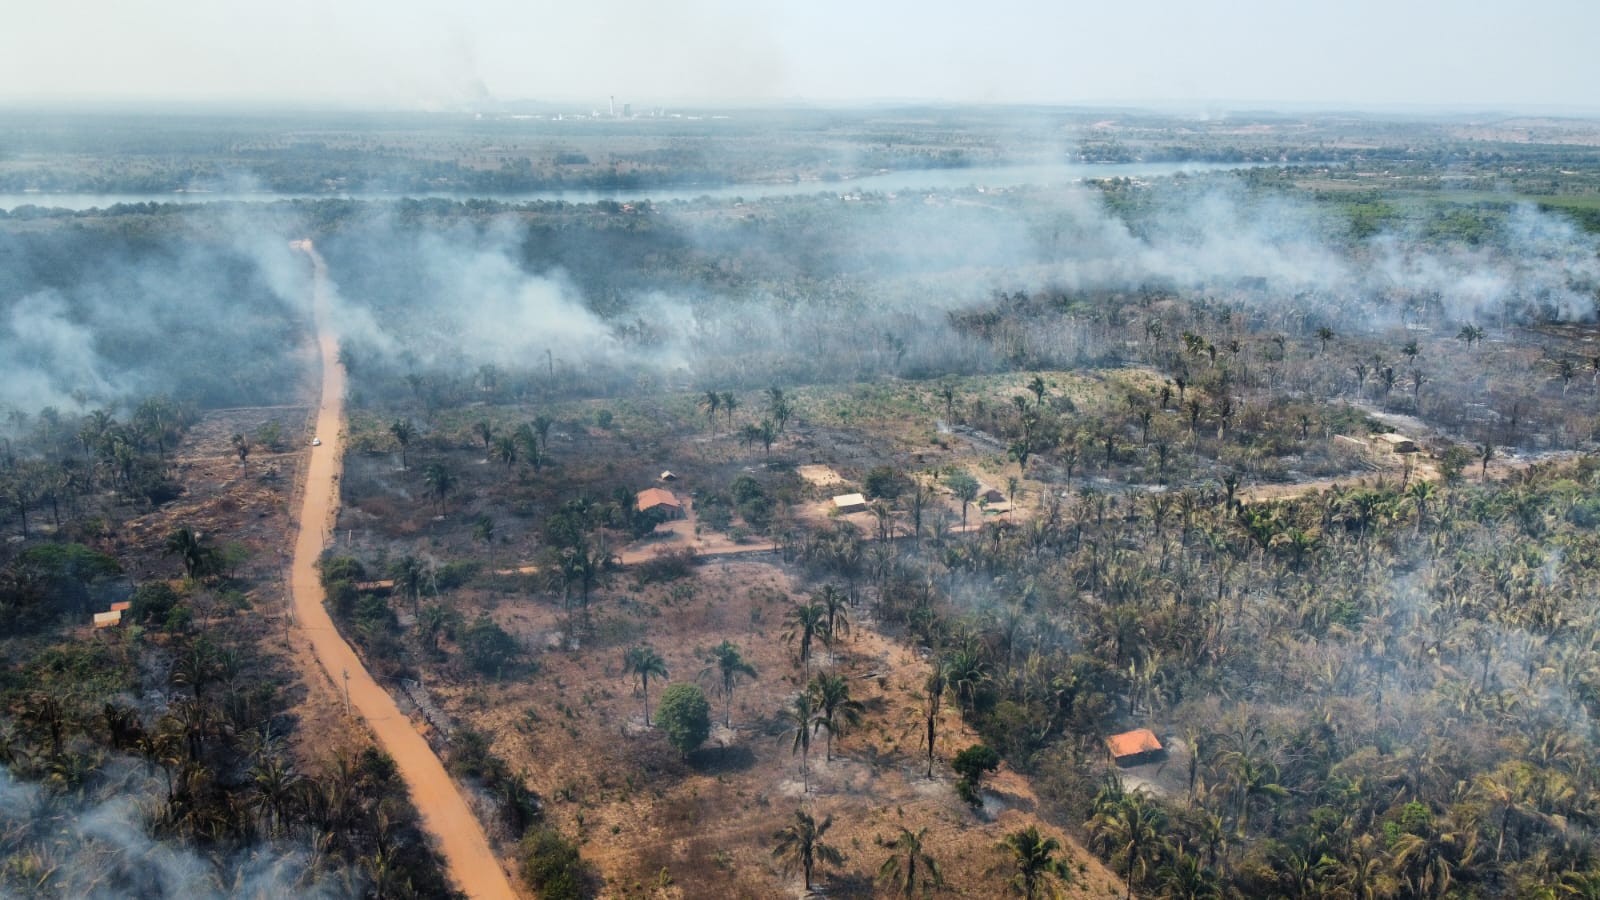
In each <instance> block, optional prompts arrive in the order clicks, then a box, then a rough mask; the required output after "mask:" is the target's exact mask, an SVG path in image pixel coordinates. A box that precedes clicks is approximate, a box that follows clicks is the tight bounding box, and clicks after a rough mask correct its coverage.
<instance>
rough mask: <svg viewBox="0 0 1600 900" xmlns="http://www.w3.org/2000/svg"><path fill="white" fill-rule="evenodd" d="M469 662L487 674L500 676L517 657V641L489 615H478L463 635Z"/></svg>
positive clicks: (463, 652)
mask: <svg viewBox="0 0 1600 900" xmlns="http://www.w3.org/2000/svg"><path fill="white" fill-rule="evenodd" d="M461 652H462V654H463V655H464V656H465V657H466V660H467V664H468V665H470V666H472V667H473V668H474V669H477V670H478V671H479V672H482V673H483V674H485V675H493V676H495V677H497V678H498V677H499V676H500V674H501V673H502V672H504V671H505V668H506V666H508V665H510V664H511V662H512V660H514V659H516V657H517V653H518V648H517V642H516V640H515V639H513V638H512V637H511V635H509V634H507V633H506V631H505V629H504V628H501V627H500V626H499V625H496V624H495V622H494V620H493V619H491V618H489V617H488V616H482V615H480V616H478V618H477V620H475V621H474V622H473V623H472V625H470V626H469V627H468V628H467V631H466V634H464V635H462V636H461Z"/></svg>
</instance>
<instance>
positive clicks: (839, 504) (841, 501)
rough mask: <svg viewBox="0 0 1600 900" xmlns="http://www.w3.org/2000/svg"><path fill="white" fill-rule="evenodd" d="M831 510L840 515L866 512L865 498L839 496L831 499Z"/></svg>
mask: <svg viewBox="0 0 1600 900" xmlns="http://www.w3.org/2000/svg"><path fill="white" fill-rule="evenodd" d="M833 508H834V509H836V510H838V511H839V512H842V513H857V512H866V511H867V498H866V497H864V496H862V495H861V494H840V495H839V496H837V497H834V498H833Z"/></svg>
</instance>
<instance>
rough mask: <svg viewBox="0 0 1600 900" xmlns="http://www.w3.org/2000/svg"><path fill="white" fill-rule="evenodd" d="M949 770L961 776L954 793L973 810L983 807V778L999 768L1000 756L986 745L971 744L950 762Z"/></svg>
mask: <svg viewBox="0 0 1600 900" xmlns="http://www.w3.org/2000/svg"><path fill="white" fill-rule="evenodd" d="M950 768H951V769H954V770H955V773H956V774H957V775H960V776H961V781H960V782H959V783H958V784H957V785H956V793H958V794H960V795H961V799H963V800H965V801H967V804H968V805H970V806H972V807H973V808H977V807H979V806H982V805H983V792H982V789H981V788H982V784H983V776H984V775H987V774H988V773H990V772H993V771H995V770H996V769H998V768H1000V754H999V753H996V752H995V750H994V748H993V747H990V746H989V745H988V744H973V745H972V746H971V747H968V748H967V749H965V750H962V751H961V752H960V753H957V754H956V757H955V759H952V760H951V761H950Z"/></svg>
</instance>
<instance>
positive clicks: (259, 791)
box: [250, 754, 303, 836]
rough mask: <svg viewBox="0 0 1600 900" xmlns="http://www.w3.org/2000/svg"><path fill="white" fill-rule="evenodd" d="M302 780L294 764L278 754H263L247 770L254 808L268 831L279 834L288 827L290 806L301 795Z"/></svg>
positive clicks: (271, 833)
mask: <svg viewBox="0 0 1600 900" xmlns="http://www.w3.org/2000/svg"><path fill="white" fill-rule="evenodd" d="M302 782H303V779H302V778H301V777H300V775H299V774H298V773H296V772H295V770H294V764H293V763H291V762H285V761H284V759H283V758H282V757H280V756H278V755H277V754H264V755H263V756H262V757H261V758H259V759H257V760H256V764H255V765H254V766H253V767H252V768H251V769H250V787H251V791H252V793H253V794H254V795H255V796H254V801H255V805H256V808H257V809H258V810H260V811H261V812H262V813H264V814H265V815H264V816H263V818H265V819H266V821H267V831H268V834H270V835H274V836H276V835H278V834H280V833H281V832H283V831H284V830H285V829H286V828H288V826H289V806H290V804H291V803H293V802H294V801H295V799H296V798H298V797H299V796H300V793H301V785H302Z"/></svg>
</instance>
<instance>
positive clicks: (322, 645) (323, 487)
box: [289, 240, 517, 900]
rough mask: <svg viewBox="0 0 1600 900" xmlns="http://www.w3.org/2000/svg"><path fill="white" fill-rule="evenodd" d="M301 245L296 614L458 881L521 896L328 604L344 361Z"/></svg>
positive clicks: (320, 279) (467, 887) (321, 279)
mask: <svg viewBox="0 0 1600 900" xmlns="http://www.w3.org/2000/svg"><path fill="white" fill-rule="evenodd" d="M294 247H295V249H297V250H300V251H301V252H304V253H305V254H306V255H307V256H309V257H310V258H311V264H312V267H313V273H314V274H313V281H312V304H313V307H314V313H315V317H316V326H317V346H318V350H319V353H320V356H321V360H322V401H321V404H320V406H319V407H318V409H317V430H316V435H317V437H319V438H321V440H322V443H321V445H320V446H313V447H312V448H311V462H310V465H309V466H307V468H306V475H305V484H304V486H303V488H304V491H303V493H304V497H303V500H302V501H301V506H300V514H299V518H298V520H297V522H298V525H299V536H298V537H297V538H296V539H295V545H294V565H293V568H292V570H291V572H290V579H289V585H290V590H291V592H292V594H293V597H294V616H295V621H296V623H298V625H299V628H300V630H301V632H303V633H304V634H305V636H306V637H307V638H308V639H309V640H310V642H311V649H312V651H313V652H314V653H315V654H316V657H317V661H318V662H320V663H322V667H323V668H324V669H325V670H327V673H328V677H330V678H331V679H333V683H334V685H335V686H337V687H343V688H345V690H347V691H348V694H349V704H350V707H351V709H352V710H353V711H354V712H355V713H358V714H359V715H360V716H361V718H362V719H364V720H365V721H366V723H367V725H368V727H370V728H371V729H372V732H373V734H374V735H375V736H376V737H377V739H378V743H379V744H381V745H382V746H383V749H384V750H385V751H387V752H388V753H389V755H390V756H392V757H394V761H395V766H396V767H397V768H398V769H399V772H400V776H401V777H402V778H403V779H404V780H405V784H406V788H407V789H408V790H409V791H410V793H411V802H412V803H414V804H416V807H417V810H418V811H419V812H420V813H421V814H422V825H423V827H424V828H425V829H427V831H428V832H429V833H430V834H432V835H433V837H434V840H435V841H437V843H438V847H439V851H440V852H441V853H442V854H443V855H444V859H445V863H446V865H447V866H448V867H449V870H450V877H451V878H452V879H453V880H454V881H455V885H456V888H457V889H458V890H461V891H464V892H465V893H466V894H467V896H469V897H472V898H475V900H477V898H483V900H489V898H514V897H516V896H517V895H516V892H515V891H513V890H512V888H511V882H510V881H509V880H508V879H507V877H506V873H505V870H503V869H502V868H501V867H500V860H499V859H498V858H496V857H495V855H494V851H492V850H491V849H490V848H489V841H488V839H487V838H486V837H484V833H483V826H482V825H481V824H480V823H479V822H478V818H477V816H475V815H473V813H472V809H471V808H470V807H469V806H468V805H467V802H466V800H465V799H464V798H463V797H462V796H461V792H460V791H458V790H457V789H456V786H455V782H453V781H451V780H450V776H449V774H448V773H446V772H445V770H444V766H443V765H442V764H441V763H440V762H439V757H437V756H435V755H434V753H433V748H431V747H429V746H428V742H427V741H425V740H423V739H422V736H421V735H420V734H418V733H417V730H416V728H414V727H413V726H412V724H411V721H410V720H409V719H408V718H406V717H405V716H404V715H402V714H401V712H400V708H399V707H398V706H396V705H395V702H394V698H392V697H390V696H389V694H388V692H387V691H385V690H383V689H382V688H380V687H379V686H378V683H377V682H376V681H374V680H373V679H372V676H371V675H370V674H368V672H367V669H366V667H365V666H363V665H362V664H361V660H360V658H359V657H357V656H356V654H355V651H354V650H352V649H351V648H350V645H349V644H347V643H345V640H344V638H342V637H340V635H339V632H338V630H337V629H335V628H334V626H333V620H332V618H330V617H329V616H328V611H327V609H326V607H324V606H323V599H324V594H323V590H322V580H321V579H320V578H319V577H318V572H317V561H318V560H319V559H320V558H321V556H322V551H323V548H324V547H325V546H326V535H327V534H328V533H329V531H330V530H331V529H332V528H333V524H334V515H335V514H336V513H337V512H338V509H339V488H338V482H339V466H340V452H339V451H340V447H341V446H342V445H343V439H344V380H345V372H344V367H343V366H341V365H340V364H339V341H338V338H337V336H336V335H335V334H334V332H333V324H332V322H331V321H330V309H329V307H330V303H331V300H330V297H329V294H328V289H327V267H326V265H324V263H323V261H322V257H321V256H319V255H317V251H316V248H315V247H314V246H312V244H311V242H310V241H309V240H306V241H296V242H295V244H294Z"/></svg>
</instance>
